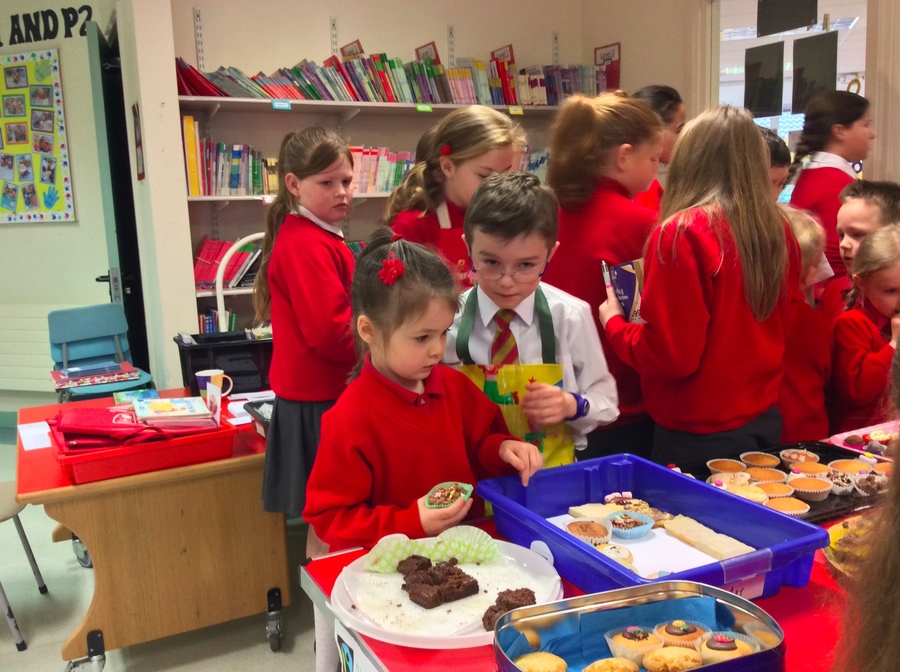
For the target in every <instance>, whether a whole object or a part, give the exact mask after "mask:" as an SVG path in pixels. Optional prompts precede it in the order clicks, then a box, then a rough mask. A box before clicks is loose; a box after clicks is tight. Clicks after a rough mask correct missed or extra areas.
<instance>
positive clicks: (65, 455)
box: [51, 426, 237, 483]
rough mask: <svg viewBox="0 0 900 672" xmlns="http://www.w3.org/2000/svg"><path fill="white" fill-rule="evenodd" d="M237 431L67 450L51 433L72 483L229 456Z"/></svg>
mask: <svg viewBox="0 0 900 672" xmlns="http://www.w3.org/2000/svg"><path fill="white" fill-rule="evenodd" d="M236 434H237V430H236V429H235V428H234V427H231V426H222V427H220V428H219V429H217V430H214V431H211V432H202V433H199V434H194V435H191V436H179V437H178V438H174V439H166V440H165V441H148V442H146V443H136V444H132V445H128V446H117V447H115V448H104V449H100V450H78V451H74V450H68V449H67V448H66V447H65V442H64V441H63V439H62V436H61V434H60V433H59V431H58V430H57V429H56V428H55V427H54V428H53V429H52V432H51V436H52V437H53V443H54V444H55V445H56V457H57V459H58V461H59V466H60V469H62V470H63V472H65V474H66V476H68V477H69V478H70V479H72V480H73V481H74V482H75V483H91V482H93V481H103V480H106V479H108V478H119V477H120V476H132V475H133V474H143V473H146V472H148V471H159V470H161V469H171V468H173V467H184V466H187V465H189V464H199V463H201V462H210V461H212V460H221V459H225V458H228V457H231V453H232V447H233V443H234V437H235V435H236Z"/></svg>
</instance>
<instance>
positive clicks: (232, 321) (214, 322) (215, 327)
mask: <svg viewBox="0 0 900 672" xmlns="http://www.w3.org/2000/svg"><path fill="white" fill-rule="evenodd" d="M197 321H198V327H197V328H198V329H199V330H200V333H201V334H218V333H219V332H220V331H221V329H219V311H218V310H216V309H215V308H210V309H209V310H207V311H206V312H205V313H198V315H197ZM225 324H227V325H228V328H227V329H225V331H234V330H235V327H236V325H237V313H235V312H234V311H231V310H226V311H225Z"/></svg>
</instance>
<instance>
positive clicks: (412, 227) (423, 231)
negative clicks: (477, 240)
mask: <svg viewBox="0 0 900 672" xmlns="http://www.w3.org/2000/svg"><path fill="white" fill-rule="evenodd" d="M444 202H445V203H446V204H447V214H448V215H450V228H451V229H458V230H459V235H460V236H462V234H463V221H464V220H465V218H466V211H465V209H464V208H460V207H459V206H458V205H456V204H455V203H454V202H453V201H451V200H449V199H446V200H445V201H444ZM391 229H393V231H394V233H397V234H400V235H401V236H402V237H403V239H404V240H407V241H409V242H411V243H419V244H420V245H426V246H428V247H431V248H432V249H435V250H438V251H441V249H440V237H441V224H440V222H438V217H437V213H436V212H426V211H422V210H401V211H400V212H398V213H397V215H396V216H395V217H394V221H393V222H392V223H391Z"/></svg>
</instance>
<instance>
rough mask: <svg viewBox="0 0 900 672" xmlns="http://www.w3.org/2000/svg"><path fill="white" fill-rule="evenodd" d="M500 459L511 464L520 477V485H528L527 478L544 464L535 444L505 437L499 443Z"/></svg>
mask: <svg viewBox="0 0 900 672" xmlns="http://www.w3.org/2000/svg"><path fill="white" fill-rule="evenodd" d="M500 459H501V460H503V461H504V462H506V463H507V464H509V465H511V466H512V467H514V468H515V470H516V471H518V472H519V476H521V477H522V485H525V486H527V485H528V479H529V478H531V477H532V476H533V475H534V472H536V471H537V470H538V469H540V468H541V467H543V466H544V458H543V457H541V453H540V451H539V450H538V449H537V447H536V446H534V445H533V444H530V443H525V442H524V441H513V440H512V439H507V440H506V441H504V442H503V443H501V444H500Z"/></svg>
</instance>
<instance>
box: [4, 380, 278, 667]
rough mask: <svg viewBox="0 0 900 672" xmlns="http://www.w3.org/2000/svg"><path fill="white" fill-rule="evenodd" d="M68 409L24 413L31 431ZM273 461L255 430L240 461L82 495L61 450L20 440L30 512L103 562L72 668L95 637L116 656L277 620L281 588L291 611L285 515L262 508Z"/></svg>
mask: <svg viewBox="0 0 900 672" xmlns="http://www.w3.org/2000/svg"><path fill="white" fill-rule="evenodd" d="M186 393H187V390H172V391H168V392H166V393H162V395H163V396H185V394H186ZM111 404H112V400H111V399H99V400H91V401H84V402H76V403H71V404H66V405H65V408H66V409H69V408H74V407H76V406H101V407H102V406H110V405H111ZM61 407H62V406H61V405H57V404H54V405H50V406H39V407H35V408H26V409H22V410H20V411H19V424H23V423H29V422H39V421H41V420H46V419H48V418H51V417H54V416H56V414H57V412H58V411H59V410H60V408H61ZM264 451H265V442H264V440H262V439H261V438H260V437H258V436H257V435H256V434H255V433H254V432H253V431H252V429H250V426H249V425H247V426H245V427H242V431H239V432H238V434H237V437H236V438H235V440H234V446H233V451H232V455H231V457H230V458H228V459H224V460H218V461H215V462H207V463H204V464H196V465H191V466H186V467H177V468H174V469H167V470H163V471H157V472H153V473H145V474H137V475H134V476H126V477H122V478H115V479H111V480H106V481H97V482H94V483H85V484H83V485H76V484H75V483H73V482H72V480H70V479H69V478H68V477H67V476H66V474H65V473H63V471H62V470H61V469H60V468H59V465H58V463H57V460H56V451H55V449H53V448H52V447H51V448H42V449H37V450H28V451H26V450H24V449H23V447H22V441H21V438H20V439H19V440H18V465H17V499H18V501H19V502H21V503H24V504H43V505H44V510H45V511H46V513H47V515H48V516H50V518H52V519H54V520H56V521H58V522H59V523H61V524H62V525H64V526H65V527H66V528H68V529H69V530H71V531H72V532H73V533H74V534H75V535H77V536H78V537H79V538H80V539H81V540H82V541H83V542H84V544H85V546H86V547H87V550H88V551H89V553H90V555H91V558H92V559H93V563H94V596H93V600H92V602H91V605H90V608H89V609H88V611H87V614H85V617H84V620H83V621H82V622H81V625H80V626H79V627H78V629H77V630H75V632H74V633H72V635H71V636H70V637H69V639H68V640H67V641H66V643H65V644H64V645H63V648H62V657H63V659H64V660H71V659H74V658H79V657H83V656H85V655H86V654H87V635H88V633H89V632H91V631H94V630H100V631H102V633H103V642H104V646H105V648H106V649H117V648H121V647H124V646H130V645H132V644H138V643H140V642H146V641H150V640H154V639H158V638H160V637H166V636H168V635H174V634H177V633H181V632H187V631H189V630H194V629H197V628H202V627H206V626H209V625H215V624H218V623H223V622H225V621H229V620H232V619H235V618H240V617H243V616H249V615H252V614H259V613H262V612H266V611H267V610H268V606H267V593H268V591H269V590H270V589H273V588H279V589H280V590H281V596H282V603H283V605H285V606H286V605H288V604H290V570H289V566H288V555H287V539H286V530H285V522H284V515H283V514H271V513H265V512H264V511H263V508H262V500H261V493H262V476H263V460H264Z"/></svg>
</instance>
